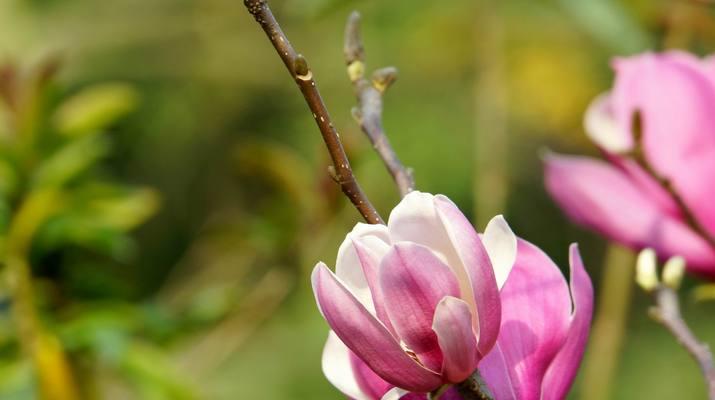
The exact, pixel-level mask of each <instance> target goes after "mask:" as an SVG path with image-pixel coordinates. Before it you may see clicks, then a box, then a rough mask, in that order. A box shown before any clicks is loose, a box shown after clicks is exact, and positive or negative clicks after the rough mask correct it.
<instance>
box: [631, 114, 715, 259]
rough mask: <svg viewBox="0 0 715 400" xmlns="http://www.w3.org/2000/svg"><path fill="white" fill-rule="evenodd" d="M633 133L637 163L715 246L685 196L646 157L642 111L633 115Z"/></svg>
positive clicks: (694, 226)
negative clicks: (686, 201)
mask: <svg viewBox="0 0 715 400" xmlns="http://www.w3.org/2000/svg"><path fill="white" fill-rule="evenodd" d="M633 135H634V140H635V148H634V150H633V154H632V156H633V159H634V160H635V161H636V163H637V164H638V165H639V166H640V167H641V168H643V170H644V171H645V172H646V173H648V175H650V176H651V177H652V178H653V179H655V181H656V182H658V184H659V185H660V186H661V187H663V189H665V191H666V192H668V194H669V195H670V197H671V198H672V199H673V201H675V204H676V205H677V206H678V209H679V210H680V212H681V213H682V214H683V219H684V220H685V223H686V224H687V225H688V226H689V227H690V228H691V229H692V230H693V231H695V232H696V233H697V234H698V235H700V237H702V238H703V239H705V241H706V242H708V244H709V245H710V246H712V247H713V248H715V237H713V235H712V234H710V232H709V231H708V230H707V229H706V228H705V227H704V226H702V224H700V222H699V221H698V219H697V218H696V217H695V214H694V213H693V211H692V210H691V209H690V207H688V205H687V203H685V200H684V199H683V197H682V196H681V195H680V193H678V191H677V190H676V189H675V187H673V183H672V182H671V181H670V180H669V179H667V178H664V177H663V176H661V175H660V174H659V173H658V172H657V171H656V170H655V168H653V166H652V165H651V164H650V163H649V162H648V160H647V159H646V157H645V151H644V147H643V130H642V118H641V114H640V112H636V113H635V114H634V115H633Z"/></svg>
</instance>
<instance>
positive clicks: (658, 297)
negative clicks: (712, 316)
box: [651, 284, 715, 400]
mask: <svg viewBox="0 0 715 400" xmlns="http://www.w3.org/2000/svg"><path fill="white" fill-rule="evenodd" d="M653 295H654V296H655V303H656V305H655V306H654V307H653V308H652V309H651V315H652V316H653V318H654V319H655V320H656V321H658V322H659V323H661V324H662V325H663V326H665V328H666V329H668V331H670V333H671V334H672V335H673V336H674V337H675V339H676V340H677V341H678V343H680V344H681V345H682V346H683V347H684V348H685V349H686V350H687V351H688V353H690V355H691V356H692V357H693V358H694V359H695V361H697V362H698V366H699V367H700V370H701V372H702V374H703V377H704V378H705V382H706V383H707V386H708V398H709V399H710V400H715V368H714V367H713V356H712V353H711V352H710V348H709V346H708V345H707V344H705V343H702V342H700V341H699V340H698V338H697V337H695V335H694V334H693V332H692V331H691V330H690V328H689V327H688V325H687V323H686V322H685V321H684V320H683V317H682V315H681V313H680V302H679V300H678V294H677V292H676V291H675V290H674V289H673V288H671V287H669V286H667V285H664V284H659V285H658V286H657V287H656V288H655V290H653Z"/></svg>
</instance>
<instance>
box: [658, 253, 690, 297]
mask: <svg viewBox="0 0 715 400" xmlns="http://www.w3.org/2000/svg"><path fill="white" fill-rule="evenodd" d="M684 274H685V259H684V258H683V257H680V256H676V257H672V258H671V259H669V260H668V261H667V262H666V263H665V266H664V267H663V276H662V279H663V284H665V285H666V286H668V287H670V288H671V289H675V290H678V288H680V283H681V282H682V281H683V275H684Z"/></svg>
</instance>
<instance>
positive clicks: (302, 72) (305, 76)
mask: <svg viewBox="0 0 715 400" xmlns="http://www.w3.org/2000/svg"><path fill="white" fill-rule="evenodd" d="M293 74H295V77H296V78H297V79H300V80H302V81H309V80H311V79H313V72H312V71H311V70H310V67H308V60H306V59H305V57H303V55H302V54H298V55H296V56H295V60H294V61H293Z"/></svg>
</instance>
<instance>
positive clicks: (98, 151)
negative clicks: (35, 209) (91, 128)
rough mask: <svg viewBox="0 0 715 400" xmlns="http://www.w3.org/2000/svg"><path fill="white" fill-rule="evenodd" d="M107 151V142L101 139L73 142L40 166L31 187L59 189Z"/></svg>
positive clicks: (85, 139) (81, 139)
mask: <svg viewBox="0 0 715 400" xmlns="http://www.w3.org/2000/svg"><path fill="white" fill-rule="evenodd" d="M108 151H109V142H108V141H107V140H106V139H104V138H102V137H98V136H93V137H83V138H79V139H76V140H73V141H72V142H70V143H68V144H66V145H64V146H63V147H61V148H60V149H59V150H57V151H56V152H55V153H54V154H52V155H51V156H50V157H49V158H47V159H46V160H45V161H44V162H43V163H42V164H40V166H39V167H38V168H37V170H36V171H35V173H34V176H33V179H32V183H33V187H35V188H45V187H60V186H62V185H64V184H65V183H67V182H69V181H70V180H72V179H73V178H75V177H76V176H77V175H79V174H80V173H82V172H84V171H85V170H87V169H88V168H89V167H91V166H92V165H93V164H94V163H95V162H97V160H99V159H101V158H102V157H104V156H105V155H106V154H107V152H108Z"/></svg>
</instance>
